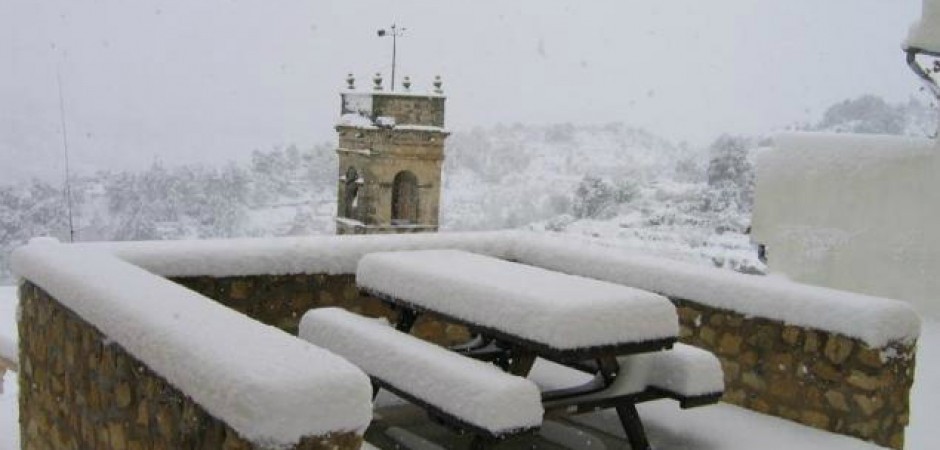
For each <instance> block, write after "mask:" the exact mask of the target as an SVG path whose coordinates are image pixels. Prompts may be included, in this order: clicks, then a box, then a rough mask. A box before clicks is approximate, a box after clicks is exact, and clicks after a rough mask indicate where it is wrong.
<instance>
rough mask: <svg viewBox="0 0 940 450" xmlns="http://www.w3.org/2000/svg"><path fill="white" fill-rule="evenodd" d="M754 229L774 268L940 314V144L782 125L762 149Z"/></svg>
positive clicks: (797, 277) (794, 276)
mask: <svg viewBox="0 0 940 450" xmlns="http://www.w3.org/2000/svg"><path fill="white" fill-rule="evenodd" d="M757 169H758V174H757V186H756V194H755V207H754V217H753V224H752V233H753V236H754V240H755V241H756V242H759V243H762V244H765V245H766V246H767V252H768V265H769V268H770V270H771V271H772V272H775V273H782V274H784V275H786V276H788V277H789V278H792V279H794V280H797V281H801V282H805V283H810V284H817V285H822V286H828V287H833V288H837V289H845V290H850V291H857V292H862V293H867V294H873V295H879V296H885V297H891V298H897V299H901V300H905V301H908V302H910V303H911V304H912V305H914V307H915V308H917V309H918V310H919V311H920V312H921V313H925V314H928V315H932V316H934V317H940V145H938V143H937V142H936V141H933V140H927V139H911V138H901V137H888V136H862V135H835V134H820V133H791V134H783V135H780V136H778V137H777V138H776V139H775V144H774V148H773V149H771V150H768V151H766V152H764V153H762V154H760V155H759V156H758V162H757Z"/></svg>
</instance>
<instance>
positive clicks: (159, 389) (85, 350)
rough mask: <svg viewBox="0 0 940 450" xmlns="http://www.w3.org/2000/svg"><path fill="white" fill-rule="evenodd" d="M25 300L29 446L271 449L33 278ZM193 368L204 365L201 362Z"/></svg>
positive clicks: (335, 438)
mask: <svg viewBox="0 0 940 450" xmlns="http://www.w3.org/2000/svg"><path fill="white" fill-rule="evenodd" d="M20 305H21V321H20V326H19V332H20V336H21V337H22V339H23V340H22V342H23V344H22V345H21V347H20V358H21V361H22V365H21V366H20V372H19V376H20V383H21V386H23V387H22V388H21V389H20V402H19V404H20V414H19V417H20V424H21V428H20V430H21V431H20V439H21V441H22V446H23V448H24V449H40V448H56V449H66V448H88V449H92V448H93V449H100V450H123V449H135V448H154V449H177V448H202V449H239V450H266V449H269V448H272V447H271V446H268V445H265V444H263V443H259V442H256V441H252V440H249V439H247V438H246V437H245V436H244V434H243V433H241V432H239V431H238V430H235V429H234V428H233V427H232V426H231V425H229V424H228V423H226V422H225V421H224V420H222V419H219V418H218V417H217V416H216V415H214V414H211V413H209V412H208V411H206V409H205V408H203V407H202V406H201V405H200V404H199V403H197V402H196V401H194V400H193V398H192V397H191V396H190V395H188V394H187V393H185V392H183V391H181V390H180V388H179V387H178V386H174V385H173V384H172V383H170V382H168V381H167V380H166V379H165V378H164V377H162V376H161V375H159V374H158V373H156V372H154V371H153V370H152V369H151V368H150V367H148V366H147V364H145V363H144V362H142V361H140V360H139V359H137V358H135V357H134V356H132V355H131V354H130V353H128V352H127V351H126V350H125V349H124V348H123V347H122V346H121V345H120V344H119V343H116V342H113V341H111V340H110V339H108V337H107V336H105V335H104V334H102V333H101V332H100V331H99V330H98V329H97V328H96V327H94V326H92V325H91V324H90V323H88V322H87V321H85V320H83V319H82V318H81V317H79V316H78V315H77V314H75V313H74V312H72V311H71V310H69V309H68V308H66V307H64V306H63V305H62V304H61V303H60V302H59V301H58V300H56V299H55V298H53V297H52V296H50V295H49V294H47V293H46V292H44V291H43V290H41V289H39V288H38V287H36V286H35V285H34V284H32V283H29V282H26V283H24V284H22V285H21V286H20ZM192 370H193V371H198V370H199V366H198V364H195V365H194V366H193V367H192ZM255 387H256V386H245V389H252V388H255ZM332 406H333V405H331V407H332ZM331 407H323V406H321V407H320V408H323V409H325V410H329V409H330V408H331ZM361 443H362V437H361V436H360V435H359V433H358V432H357V431H356V430H347V431H338V432H330V433H324V434H323V435H320V436H305V437H303V438H301V439H300V440H299V441H298V442H296V443H294V444H293V445H290V446H285V445H280V446H276V447H277V448H282V449H291V450H322V449H338V450H349V449H358V448H359V447H360V445H361ZM272 444H273V443H272Z"/></svg>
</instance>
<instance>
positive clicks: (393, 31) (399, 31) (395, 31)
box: [376, 23, 407, 91]
mask: <svg viewBox="0 0 940 450" xmlns="http://www.w3.org/2000/svg"><path fill="white" fill-rule="evenodd" d="M405 30H407V28H405V27H401V28H398V27H397V26H396V25H395V24H394V23H393V24H392V26H391V27H389V31H386V30H385V29H384V28H382V29H380V30H379V31H378V32H376V34H377V35H378V36H379V37H385V36H389V35H390V36H392V90H393V91H394V90H395V64H396V61H395V59H396V56H397V55H396V54H397V53H398V37H399V36H403V35H404V34H405Z"/></svg>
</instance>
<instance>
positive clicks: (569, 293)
mask: <svg viewBox="0 0 940 450" xmlns="http://www.w3.org/2000/svg"><path fill="white" fill-rule="evenodd" d="M356 283H357V284H358V285H359V286H360V288H363V289H365V290H367V291H369V292H373V293H378V294H384V295H387V296H391V297H394V298H396V299H400V300H403V301H406V302H408V303H410V304H412V305H415V306H417V307H420V308H426V309H429V310H431V311H434V312H438V313H441V314H445V315H447V316H450V317H453V318H455V319H458V320H461V321H465V322H468V323H471V324H477V325H480V326H485V327H488V328H492V329H495V330H497V331H500V332H503V333H507V334H511V335H514V336H518V337H521V338H525V339H529V340H532V341H534V342H536V343H539V344H543V345H546V346H548V347H550V348H553V349H563V350H569V349H580V348H587V347H600V346H606V345H618V344H625V343H643V342H650V341H657V340H663V339H675V337H676V335H677V334H678V328H679V325H678V317H677V315H676V311H675V308H674V307H673V305H672V303H670V302H669V300H668V299H666V298H665V297H662V296H660V295H657V294H653V293H650V292H645V291H641V290H638V289H633V288H629V287H625V286H621V285H617V284H612V283H607V282H603V281H598V280H593V279H589V278H583V277H578V276H572V275H566V274H562V273H558V272H552V271H549V270H545V269H541V268H538V267H532V266H526V265H523V264H517V263H512V262H508V261H503V260H500V259H496V258H492V257H488V256H483V255H478V254H474V253H467V252H463V251H459V250H424V251H409V252H386V253H372V254H368V255H366V256H364V257H363V258H362V260H360V261H359V268H358V270H357V271H356Z"/></svg>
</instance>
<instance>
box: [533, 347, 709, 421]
mask: <svg viewBox="0 0 940 450" xmlns="http://www.w3.org/2000/svg"><path fill="white" fill-rule="evenodd" d="M617 363H618V364H619V365H620V375H619V376H618V377H617V378H616V379H615V380H614V382H613V383H612V384H611V385H610V386H608V387H607V388H605V389H604V390H601V391H598V392H593V393H590V394H585V395H580V396H577V397H572V398H567V399H564V400H562V401H560V402H555V403H562V404H568V403H572V402H577V403H591V402H592V401H604V400H608V399H614V398H618V397H623V396H633V395H640V394H644V393H649V392H650V391H653V392H652V393H653V394H655V395H651V396H648V397H647V398H645V399H640V401H643V400H653V399H656V398H662V397H663V396H665V397H669V398H672V399H675V400H678V401H679V402H680V403H681V404H682V406H683V407H692V406H700V405H703V404H709V403H714V402H717V401H718V400H719V399H720V398H721V395H722V393H723V392H724V386H725V384H724V373H723V372H722V369H721V363H720V362H719V361H718V358H717V357H716V356H715V355H713V354H711V353H710V352H708V351H705V350H702V349H699V348H696V347H692V346H690V345H685V344H675V345H674V346H673V348H672V349H671V350H664V351H660V352H652V353H639V354H635V355H627V356H620V357H618V358H617ZM584 375H585V376H586V374H584ZM540 376H541V371H539V370H536V371H533V373H532V380H533V381H534V382H535V383H536V384H539V385H551V384H554V380H548V381H547V382H544V381H542V380H540ZM555 406H556V405H555V404H553V402H549V403H548V404H546V408H552V407H555Z"/></svg>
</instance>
